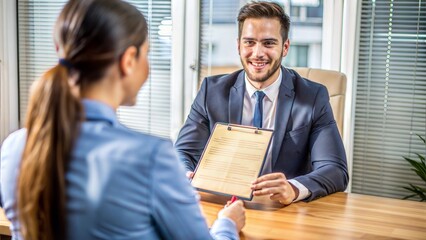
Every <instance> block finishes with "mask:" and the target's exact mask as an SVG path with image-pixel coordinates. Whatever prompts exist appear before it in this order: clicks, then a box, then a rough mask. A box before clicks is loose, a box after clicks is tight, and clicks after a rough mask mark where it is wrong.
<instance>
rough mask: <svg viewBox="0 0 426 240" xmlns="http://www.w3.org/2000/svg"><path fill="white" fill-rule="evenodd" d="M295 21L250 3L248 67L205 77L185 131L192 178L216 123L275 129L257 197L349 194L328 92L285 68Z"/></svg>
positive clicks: (276, 8) (245, 19) (242, 36)
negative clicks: (344, 191) (346, 189)
mask: <svg viewBox="0 0 426 240" xmlns="http://www.w3.org/2000/svg"><path fill="white" fill-rule="evenodd" d="M289 28H290V19H289V17H288V16H287V14H286V13H285V12H284V10H283V9H282V8H281V6H280V5H278V4H276V3H270V2H253V3H248V4H246V5H245V6H243V7H242V8H241V9H240V12H239V14H238V40H237V41H238V52H239V55H240V59H241V63H242V65H243V68H244V69H243V70H239V71H236V72H234V73H231V74H227V75H218V76H211V77H207V78H205V79H204V80H203V83H202V85H201V88H200V90H199V92H198V94H197V97H196V98H195V100H194V102H193V104H192V107H191V111H190V113H189V115H188V118H187V120H186V122H185V124H184V126H183V127H182V129H181V131H180V133H179V136H178V139H177V141H176V144H175V146H176V148H177V150H178V153H179V155H180V158H181V159H182V161H184V163H185V164H186V167H187V170H188V172H187V175H188V177H192V176H193V171H194V169H195V167H196V165H197V163H198V161H199V158H200V156H201V154H202V151H203V149H204V147H205V145H206V143H207V140H208V138H209V136H210V134H211V132H212V129H213V127H214V125H215V124H216V123H217V122H225V123H233V124H243V125H252V126H256V127H262V128H269V129H273V130H274V137H273V140H272V147H271V148H270V151H269V152H268V154H267V157H266V161H265V164H264V168H263V169H262V173H261V176H260V177H259V178H257V179H256V180H254V182H253V184H252V186H251V188H252V190H253V195H254V196H262V195H269V196H270V199H271V200H276V201H279V202H280V203H282V204H285V205H288V204H291V203H292V202H294V201H299V200H305V201H311V200H313V199H317V198H319V197H322V196H326V195H328V194H331V193H333V192H337V191H343V190H345V188H346V186H347V184H348V178H349V177H348V172H347V163H346V156H345V150H344V148H343V143H342V139H341V137H340V135H339V132H338V129H337V126H336V122H335V120H334V117H333V113H332V109H331V106H330V103H329V95H328V92H327V89H326V88H325V87H324V86H322V85H320V84H318V83H314V82H311V81H309V80H307V79H304V78H302V77H300V76H299V75H298V74H297V73H296V72H295V71H293V70H291V69H287V68H285V67H283V66H281V60H282V58H283V57H285V56H286V55H287V53H288V50H289V47H290V41H289V39H288V31H289Z"/></svg>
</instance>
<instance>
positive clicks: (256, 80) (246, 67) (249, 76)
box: [240, 52, 282, 82]
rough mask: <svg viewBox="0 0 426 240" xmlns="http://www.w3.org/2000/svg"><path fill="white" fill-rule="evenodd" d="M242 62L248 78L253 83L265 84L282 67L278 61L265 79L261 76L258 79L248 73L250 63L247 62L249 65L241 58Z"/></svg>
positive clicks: (266, 74)
mask: <svg viewBox="0 0 426 240" xmlns="http://www.w3.org/2000/svg"><path fill="white" fill-rule="evenodd" d="M281 56H282V52H281ZM240 61H241V64H242V65H243V68H244V71H245V72H246V74H247V76H248V78H249V79H250V80H251V81H253V82H265V81H267V80H268V79H269V78H270V77H271V76H272V75H273V74H274V73H275V72H276V71H277V70H278V69H279V68H280V67H281V61H276V62H275V63H274V65H272V67H271V69H270V70H268V71H267V72H266V73H265V75H264V76H263V77H262V76H260V77H257V78H256V77H255V76H254V75H253V74H251V73H250V72H249V71H248V68H249V67H248V64H249V63H248V61H247V64H245V63H244V61H243V59H242V58H240Z"/></svg>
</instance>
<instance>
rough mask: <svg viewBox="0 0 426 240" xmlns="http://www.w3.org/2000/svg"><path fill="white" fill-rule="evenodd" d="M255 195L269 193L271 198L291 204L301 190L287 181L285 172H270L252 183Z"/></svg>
mask: <svg viewBox="0 0 426 240" xmlns="http://www.w3.org/2000/svg"><path fill="white" fill-rule="evenodd" d="M251 189H252V190H253V195H254V196H264V195H269V196H270V197H269V198H270V199H271V200H277V201H279V202H280V203H281V204H284V205H289V204H291V203H292V202H293V201H294V200H295V199H296V198H297V197H298V196H299V190H298V189H297V188H296V187H295V186H293V185H292V184H291V183H290V182H288V181H287V178H286V177H285V175H284V174H283V173H269V174H266V175H263V176H261V177H259V178H257V179H256V180H255V181H254V182H253V183H252V185H251Z"/></svg>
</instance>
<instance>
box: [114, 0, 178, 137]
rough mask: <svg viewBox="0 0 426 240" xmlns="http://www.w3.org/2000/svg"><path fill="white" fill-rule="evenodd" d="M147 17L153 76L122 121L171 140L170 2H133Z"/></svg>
mask: <svg viewBox="0 0 426 240" xmlns="http://www.w3.org/2000/svg"><path fill="white" fill-rule="evenodd" d="M128 2H130V3H132V4H133V5H135V6H136V7H137V8H138V9H139V10H140V11H142V13H143V14H144V16H145V18H146V20H147V21H148V29H149V41H150V42H149V44H150V47H149V51H150V52H149V62H150V74H149V78H148V80H147V82H146V83H145V84H144V86H143V87H142V89H141V91H140V92H139V94H138V97H137V103H136V106H133V107H120V108H119V110H118V116H119V118H120V121H122V122H123V124H125V125H127V126H128V127H130V128H132V129H134V130H137V131H141V132H145V133H149V134H153V135H157V136H161V137H166V138H169V137H170V134H171V114H170V113H171V108H170V107H171V98H170V96H171V56H172V38H171V35H172V32H171V30H172V20H171V15H172V13H171V12H172V9H171V0H149V1H148V0H131V1H128Z"/></svg>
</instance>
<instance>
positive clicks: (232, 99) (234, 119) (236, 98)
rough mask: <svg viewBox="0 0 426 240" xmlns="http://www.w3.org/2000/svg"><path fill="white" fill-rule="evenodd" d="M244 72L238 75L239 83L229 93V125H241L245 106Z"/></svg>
mask: <svg viewBox="0 0 426 240" xmlns="http://www.w3.org/2000/svg"><path fill="white" fill-rule="evenodd" d="M244 91H245V88H244V71H241V72H240V74H238V77H237V81H236V82H235V84H234V86H232V87H231V90H230V92H229V108H228V109H229V113H228V116H229V123H232V124H241V119H242V115H243V114H242V113H243V104H244Z"/></svg>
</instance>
